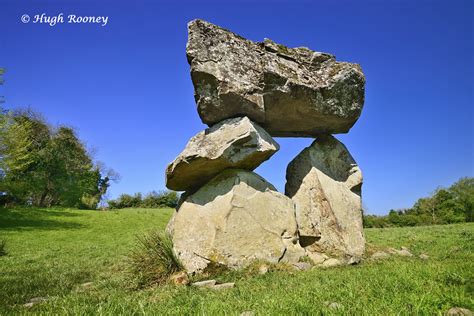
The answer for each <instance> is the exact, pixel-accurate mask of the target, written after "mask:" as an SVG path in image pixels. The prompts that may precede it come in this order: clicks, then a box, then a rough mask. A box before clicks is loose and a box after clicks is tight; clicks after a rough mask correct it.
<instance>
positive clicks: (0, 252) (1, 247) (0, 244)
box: [0, 240, 7, 257]
mask: <svg viewBox="0 0 474 316" xmlns="http://www.w3.org/2000/svg"><path fill="white" fill-rule="evenodd" d="M5 246H6V242H5V240H0V257H1V256H5V255H6V254H7V251H6V250H5Z"/></svg>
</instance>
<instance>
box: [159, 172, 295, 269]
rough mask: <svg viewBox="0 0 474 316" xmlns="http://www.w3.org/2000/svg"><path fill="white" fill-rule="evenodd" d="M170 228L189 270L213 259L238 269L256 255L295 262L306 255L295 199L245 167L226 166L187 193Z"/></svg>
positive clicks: (258, 257) (274, 260) (175, 244)
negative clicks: (297, 221) (225, 168)
mask: <svg viewBox="0 0 474 316" xmlns="http://www.w3.org/2000/svg"><path fill="white" fill-rule="evenodd" d="M167 230H168V232H170V233H171V236H172V238H173V245H174V249H175V251H176V254H177V255H178V256H179V258H180V259H181V261H182V262H183V264H184V266H185V268H186V270H187V271H188V272H194V271H201V270H203V269H205V268H206V267H207V265H208V264H209V263H211V262H214V263H218V264H223V265H225V266H228V267H231V268H238V267H242V266H245V265H246V264H248V263H250V262H251V261H252V260H257V259H261V260H265V261H269V262H274V263H276V262H279V261H288V262H292V263H294V262H298V259H299V258H300V257H301V256H303V255H304V250H303V249H302V248H301V247H300V245H299V244H298V233H297V226H296V219H295V208H294V204H293V202H292V201H291V199H289V198H288V197H286V196H285V195H283V194H281V193H279V192H277V191H276V189H275V188H274V187H273V186H272V185H271V184H270V183H268V182H267V181H265V180H264V179H263V178H262V177H260V176H258V175H257V174H255V173H253V172H250V171H245V170H238V169H228V170H225V171H223V172H222V173H220V174H219V175H218V176H216V177H215V178H214V179H212V180H211V181H210V182H209V183H207V184H205V185H204V186H203V187H201V188H200V189H199V190H198V191H196V192H195V193H193V194H191V195H188V196H186V197H185V199H184V201H183V202H182V203H181V205H180V206H179V208H178V210H177V211H176V213H175V214H174V216H173V218H172V220H171V221H170V223H169V224H168V228H167Z"/></svg>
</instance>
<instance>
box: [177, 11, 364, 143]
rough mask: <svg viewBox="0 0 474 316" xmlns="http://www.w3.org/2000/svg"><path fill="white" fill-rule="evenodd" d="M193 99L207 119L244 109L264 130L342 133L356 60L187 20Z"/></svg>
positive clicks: (354, 86) (360, 79) (348, 119)
mask: <svg viewBox="0 0 474 316" xmlns="http://www.w3.org/2000/svg"><path fill="white" fill-rule="evenodd" d="M188 33H189V38H188V43H187V47H186V53H187V57H188V62H189V64H190V65H191V78H192V81H193V84H194V90H195V99H196V102H197V105H198V112H199V115H200V117H201V119H202V121H203V122H204V123H206V124H208V125H212V124H215V123H216V122H219V121H221V120H223V119H226V118H229V117H235V116H242V115H245V116H248V117H249V118H251V119H252V120H253V121H256V122H257V123H259V124H260V125H261V126H262V127H263V128H265V129H266V130H267V131H268V132H269V133H270V134H271V135H272V136H289V137H293V136H302V137H314V136H318V135H321V134H329V133H330V134H335V133H347V132H348V131H349V129H350V128H351V127H352V126H353V125H354V123H355V122H356V121H357V119H358V118H359V116H360V113H361V111H362V107H363V104H364V85H365V77H364V74H363V73H362V70H361V68H360V66H359V65H357V64H352V63H347V62H336V60H335V56H333V55H331V54H327V53H320V52H315V51H312V50H310V49H308V48H306V47H298V48H288V47H286V46H283V45H280V44H277V43H274V42H272V41H271V40H268V39H266V40H265V41H264V42H262V43H256V42H252V41H250V40H247V39H245V38H242V37H241V36H239V35H237V34H234V33H232V32H230V31H228V30H225V29H223V28H221V27H218V26H216V25H214V24H211V23H209V22H205V21H202V20H194V21H191V22H190V23H189V24H188Z"/></svg>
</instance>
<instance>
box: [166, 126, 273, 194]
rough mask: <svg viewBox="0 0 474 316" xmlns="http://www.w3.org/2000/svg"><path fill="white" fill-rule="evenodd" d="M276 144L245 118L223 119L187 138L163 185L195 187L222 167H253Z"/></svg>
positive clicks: (174, 187) (179, 187)
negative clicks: (189, 138)
mask: <svg viewBox="0 0 474 316" xmlns="http://www.w3.org/2000/svg"><path fill="white" fill-rule="evenodd" d="M278 149H279V146H278V144H277V143H276V142H275V141H274V140H273V138H272V137H271V136H270V135H269V134H268V133H267V132H266V131H265V130H264V129H263V128H261V127H260V126H258V124H256V123H254V122H252V121H251V120H250V119H249V118H247V117H240V118H232V119H228V120H224V121H222V122H220V123H218V124H216V125H214V126H212V127H211V128H208V129H206V130H204V131H202V132H200V133H199V134H197V135H196V136H194V137H193V138H191V140H189V142H188V144H187V145H186V148H185V149H184V151H183V152H181V153H180V154H179V156H178V158H176V159H175V160H174V161H173V162H172V163H170V164H169V165H168V168H167V169H166V186H167V187H168V188H169V189H171V190H177V191H185V190H193V189H196V188H198V187H199V186H200V185H202V184H204V183H206V182H207V181H209V180H210V179H212V178H213V177H214V176H215V175H217V174H218V173H219V172H221V171H222V170H225V169H229V168H240V169H246V170H253V169H255V168H257V167H258V166H259V165H260V164H261V163H262V162H264V161H265V160H267V159H268V158H270V157H271V156H272V155H273V154H274V153H275V152H276V151H278Z"/></svg>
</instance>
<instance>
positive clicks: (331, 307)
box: [324, 302, 343, 309]
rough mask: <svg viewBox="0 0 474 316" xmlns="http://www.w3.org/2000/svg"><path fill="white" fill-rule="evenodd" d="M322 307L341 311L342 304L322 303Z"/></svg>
mask: <svg viewBox="0 0 474 316" xmlns="http://www.w3.org/2000/svg"><path fill="white" fill-rule="evenodd" d="M324 305H326V306H327V307H328V308H330V309H342V308H343V306H342V304H339V303H336V302H324Z"/></svg>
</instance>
